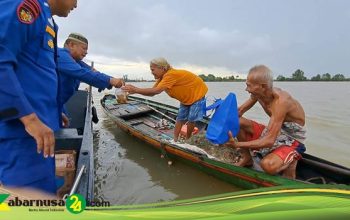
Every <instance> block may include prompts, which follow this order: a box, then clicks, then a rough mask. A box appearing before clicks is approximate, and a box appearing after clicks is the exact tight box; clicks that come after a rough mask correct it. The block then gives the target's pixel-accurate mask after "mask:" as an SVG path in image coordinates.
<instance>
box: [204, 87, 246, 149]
mask: <svg viewBox="0 0 350 220" xmlns="http://www.w3.org/2000/svg"><path fill="white" fill-rule="evenodd" d="M229 131H231V132H232V135H233V136H234V137H236V136H237V134H238V132H239V117H238V109H237V100H236V95H235V94H234V93H230V94H228V96H227V97H226V98H225V100H224V101H223V102H222V103H221V104H220V106H219V107H218V108H217V109H216V111H215V113H214V115H213V117H212V118H211V120H210V122H209V125H208V128H207V133H206V136H205V137H206V138H207V139H208V140H209V141H210V142H212V143H214V144H224V143H226V142H227V141H228V140H229V136H228V132H229Z"/></svg>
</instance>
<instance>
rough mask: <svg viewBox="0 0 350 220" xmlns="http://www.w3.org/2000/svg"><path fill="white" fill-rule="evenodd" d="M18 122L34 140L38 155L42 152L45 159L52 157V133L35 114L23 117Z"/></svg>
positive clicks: (53, 145) (53, 153) (53, 138)
mask: <svg viewBox="0 0 350 220" xmlns="http://www.w3.org/2000/svg"><path fill="white" fill-rule="evenodd" d="M20 120H21V122H22V123H23V124H24V127H25V129H26V131H27V132H28V133H29V134H30V135H31V136H32V137H33V138H34V139H35V141H36V144H37V151H38V153H41V151H44V157H45V158H47V157H48V156H49V155H50V156H51V157H54V155H55V136H54V133H53V131H52V130H51V129H50V128H49V127H47V126H46V125H45V124H44V123H42V122H41V121H40V119H39V118H38V117H37V116H36V114H35V113H32V114H30V115H26V116H23V117H22V118H20Z"/></svg>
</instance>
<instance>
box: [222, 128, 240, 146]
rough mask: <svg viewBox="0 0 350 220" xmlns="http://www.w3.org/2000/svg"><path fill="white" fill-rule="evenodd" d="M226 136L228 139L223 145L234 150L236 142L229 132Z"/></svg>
mask: <svg viewBox="0 0 350 220" xmlns="http://www.w3.org/2000/svg"><path fill="white" fill-rule="evenodd" d="M228 136H229V139H228V142H227V143H225V145H228V146H230V147H233V148H236V147H237V141H236V140H235V138H234V137H233V135H232V132H231V131H229V132H228Z"/></svg>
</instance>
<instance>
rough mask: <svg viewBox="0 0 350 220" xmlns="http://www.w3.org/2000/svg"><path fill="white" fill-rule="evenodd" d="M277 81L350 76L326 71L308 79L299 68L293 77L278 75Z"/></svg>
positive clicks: (331, 79) (329, 79) (328, 79)
mask: <svg viewBox="0 0 350 220" xmlns="http://www.w3.org/2000/svg"><path fill="white" fill-rule="evenodd" d="M276 81H350V78H345V76H344V75H343V74H335V75H331V74H329V73H324V74H322V75H320V74H317V75H316V76H312V77H311V78H310V79H308V78H307V77H306V76H304V71H302V70H300V69H297V70H296V71H295V72H294V73H293V74H292V76H291V77H285V76H283V75H278V76H277V78H276Z"/></svg>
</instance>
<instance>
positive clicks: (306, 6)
mask: <svg viewBox="0 0 350 220" xmlns="http://www.w3.org/2000/svg"><path fill="white" fill-rule="evenodd" d="M56 21H57V23H58V24H59V26H60V29H59V43H60V45H62V44H63V42H64V40H65V39H66V37H67V36H68V34H69V33H70V32H78V33H81V34H83V35H85V36H86V37H87V38H88V39H89V54H88V55H87V57H86V58H87V61H90V60H94V61H95V62H96V67H97V69H99V70H100V71H103V72H106V73H108V74H112V75H115V76H121V75H123V74H128V75H129V78H136V77H137V78H140V77H143V78H145V79H151V78H152V76H151V74H150V71H149V64H148V63H149V61H150V60H151V59H152V58H155V57H160V56H162V57H165V58H167V59H168V61H169V62H170V63H171V64H172V66H173V67H175V68H185V69H187V70H190V71H192V72H194V73H197V74H209V73H212V74H214V75H219V74H221V75H223V76H226V75H230V74H235V75H237V74H246V73H247V72H248V70H249V69H250V68H251V67H252V66H254V65H256V64H265V65H267V66H269V67H270V68H271V69H272V70H273V72H274V75H275V77H276V76H277V75H279V74H282V75H285V76H291V74H292V73H293V72H294V71H295V70H296V69H302V70H303V71H304V72H305V74H306V76H307V77H310V76H314V75H316V74H323V73H327V72H329V73H330V74H332V75H334V74H337V73H341V74H344V75H346V76H347V77H350V69H349V65H350V62H349V61H348V59H349V58H350V28H349V25H350V1H348V0H284V1H282V0H280V1H279V0H215V1H214V0H124V1H120V0H78V8H76V9H75V10H74V11H73V12H71V14H70V15H69V17H68V18H56Z"/></svg>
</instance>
